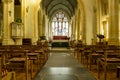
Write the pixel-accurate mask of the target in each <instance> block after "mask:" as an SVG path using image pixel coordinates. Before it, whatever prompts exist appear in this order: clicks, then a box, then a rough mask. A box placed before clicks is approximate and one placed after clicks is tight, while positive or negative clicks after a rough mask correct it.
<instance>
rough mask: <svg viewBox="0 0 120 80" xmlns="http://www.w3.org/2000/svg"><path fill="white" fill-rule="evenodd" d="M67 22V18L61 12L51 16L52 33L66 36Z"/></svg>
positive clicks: (67, 30)
mask: <svg viewBox="0 0 120 80" xmlns="http://www.w3.org/2000/svg"><path fill="white" fill-rule="evenodd" d="M68 32H69V23H68V18H67V16H66V15H65V14H64V13H63V12H61V11H60V12H57V13H56V14H55V15H54V16H53V18H52V33H53V35H60V36H68Z"/></svg>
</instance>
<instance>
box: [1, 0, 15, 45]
mask: <svg viewBox="0 0 120 80" xmlns="http://www.w3.org/2000/svg"><path fill="white" fill-rule="evenodd" d="M13 21H14V0H3V25H4V28H3V42H2V44H3V45H9V44H14V43H15V42H14V41H13V40H12V38H11V25H10V23H11V22H13Z"/></svg>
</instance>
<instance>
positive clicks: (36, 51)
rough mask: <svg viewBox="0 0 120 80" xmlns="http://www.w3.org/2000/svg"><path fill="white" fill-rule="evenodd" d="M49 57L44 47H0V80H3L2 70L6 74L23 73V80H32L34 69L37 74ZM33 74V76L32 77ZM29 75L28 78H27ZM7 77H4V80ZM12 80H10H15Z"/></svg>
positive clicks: (46, 47)
mask: <svg viewBox="0 0 120 80" xmlns="http://www.w3.org/2000/svg"><path fill="white" fill-rule="evenodd" d="M48 57H49V48H48V46H44V45H5V46H0V58H1V65H0V70H1V71H0V80H3V77H2V70H3V69H5V71H6V70H7V72H15V73H16V74H17V73H20V71H22V72H23V73H25V76H24V80H30V79H31V80H32V78H33V77H34V75H35V74H34V72H33V71H34V69H36V68H37V69H36V72H35V73H37V72H38V71H39V70H40V69H41V68H42V66H43V65H44V64H45V62H46V61H47V59H48ZM36 64H37V65H36ZM33 74H34V75H33ZM29 75H30V77H29ZM5 77H7V76H4V78H5ZM15 79H16V78H13V79H12V80H15Z"/></svg>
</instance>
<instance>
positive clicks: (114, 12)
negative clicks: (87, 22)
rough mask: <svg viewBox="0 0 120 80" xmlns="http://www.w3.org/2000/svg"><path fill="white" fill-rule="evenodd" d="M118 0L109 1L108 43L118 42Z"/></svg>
mask: <svg viewBox="0 0 120 80" xmlns="http://www.w3.org/2000/svg"><path fill="white" fill-rule="evenodd" d="M118 19H119V0H110V1H109V39H108V44H109V45H118V44H119V25H118Z"/></svg>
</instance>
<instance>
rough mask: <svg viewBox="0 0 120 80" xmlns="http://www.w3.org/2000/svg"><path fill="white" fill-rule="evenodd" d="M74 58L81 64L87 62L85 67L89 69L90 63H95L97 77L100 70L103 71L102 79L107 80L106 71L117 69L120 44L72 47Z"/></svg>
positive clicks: (119, 59) (119, 63)
mask: <svg viewBox="0 0 120 80" xmlns="http://www.w3.org/2000/svg"><path fill="white" fill-rule="evenodd" d="M73 55H74V56H75V58H77V59H78V60H79V61H81V62H82V63H83V64H85V63H86V64H87V68H88V69H90V70H91V68H92V65H93V64H95V65H97V72H98V79H100V71H101V69H103V71H104V80H107V71H108V70H110V69H117V67H118V66H119V65H120V46H116V45H107V46H99V45H84V46H80V47H75V48H74V54H73Z"/></svg>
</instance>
